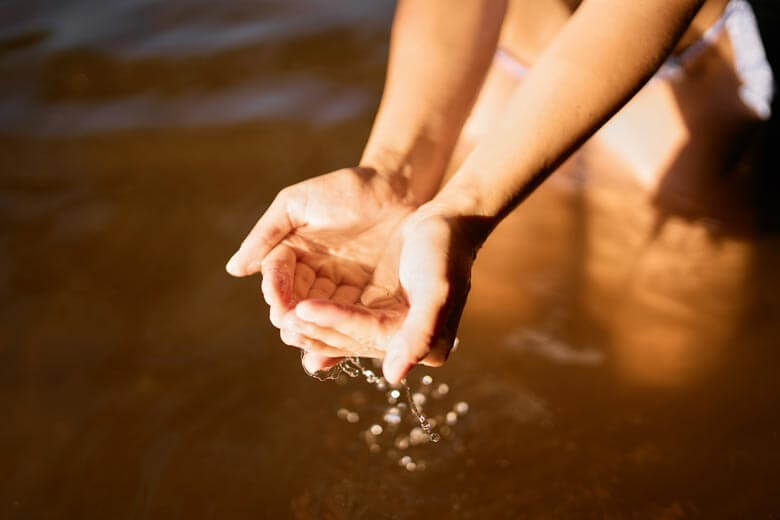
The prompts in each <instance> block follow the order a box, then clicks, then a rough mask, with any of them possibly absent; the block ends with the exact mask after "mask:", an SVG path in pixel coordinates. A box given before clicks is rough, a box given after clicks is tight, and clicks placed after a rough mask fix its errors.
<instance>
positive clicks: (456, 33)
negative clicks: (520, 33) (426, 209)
mask: <svg viewBox="0 0 780 520" xmlns="http://www.w3.org/2000/svg"><path fill="white" fill-rule="evenodd" d="M505 4H506V2H505V1H497V0H479V1H477V0H457V1H454V0H402V1H401V2H399V6H398V9H397V12H396V17H395V21H394V24H393V33H392V39H391V48H390V62H389V66H388V71H387V81H386V83H385V91H384V95H383V98H382V103H381V105H380V108H379V113H378V115H377V118H376V121H375V122H374V127H373V130H372V132H371V137H370V139H369V141H368V144H367V145H366V149H365V151H364V153H363V158H362V160H361V165H364V166H370V167H374V168H376V169H377V170H378V171H380V172H382V173H385V172H387V174H389V175H395V174H400V175H401V176H402V177H401V178H400V180H401V183H403V184H407V183H408V187H410V188H411V189H412V197H413V200H414V201H415V202H417V203H421V202H424V201H426V200H428V199H430V198H431V197H432V196H433V195H434V193H435V192H436V190H437V189H438V187H439V183H440V182H441V178H442V176H443V174H444V170H445V168H446V166H447V163H448V162H449V159H450V155H451V153H452V149H453V147H454V145H455V141H456V140H457V137H458V134H459V133H460V129H461V127H462V126H463V123H464V121H465V120H466V117H467V116H468V113H469V111H470V109H471V106H472V104H473V103H474V100H475V98H476V96H477V93H478V91H479V88H480V86H481V84H482V81H483V79H484V76H485V74H486V72H487V69H488V67H489V65H490V62H491V60H492V58H493V54H494V53H495V49H496V43H497V41H498V34H499V31H500V28H501V22H502V20H503V15H504V10H505V7H506V5H505Z"/></svg>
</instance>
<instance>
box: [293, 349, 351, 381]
mask: <svg viewBox="0 0 780 520" xmlns="http://www.w3.org/2000/svg"><path fill="white" fill-rule="evenodd" d="M342 359H344V358H340V357H328V356H322V355H320V354H314V353H313V352H307V353H306V354H304V355H303V357H302V358H301V365H303V369H304V370H305V371H306V373H307V374H309V375H310V376H311V375H314V374H316V373H317V372H322V371H323V370H330V369H331V368H333V367H334V366H336V365H338V364H339V363H341V360H342Z"/></svg>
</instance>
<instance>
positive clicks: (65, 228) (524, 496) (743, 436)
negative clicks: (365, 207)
mask: <svg viewBox="0 0 780 520" xmlns="http://www.w3.org/2000/svg"><path fill="white" fill-rule="evenodd" d="M358 4H360V5H358ZM328 5H329V7H328V9H324V8H322V7H321V4H317V8H312V4H311V3H309V2H298V1H291V2H278V3H261V2H216V3H215V2H190V1H187V2H161V1H160V2H157V1H140V0H137V1H132V0H125V1H122V2H98V1H93V2H86V1H75V0H72V1H57V2H53V1H52V2H49V1H40V2H27V1H12V2H4V3H3V4H2V7H0V42H2V43H0V49H1V51H0V222H1V223H2V233H0V296H2V297H1V298H0V410H2V414H1V415H2V421H0V475H2V479H0V518H4V519H5V518H8V519H17V518H18V519H30V518H33V519H34V518H79V519H91V518H95V519H104V518H127V517H131V518H161V519H162V518H166V519H167V518H192V519H197V518H210V517H221V518H231V519H242V518H247V519H248V518H294V519H321V518H357V519H360V518H399V519H417V518H427V519H430V518H550V519H569V518H582V517H588V516H592V517H611V518H640V519H641V518H648V519H651V518H771V517H772V515H775V516H777V512H778V511H779V510H780V503H778V497H777V468H778V467H780V447H778V442H777V432H778V431H780V416H778V414H777V409H778V396H780V378H778V377H777V367H778V364H779V362H780V359H779V358H780V352H778V344H777V328H778V326H777V324H778V323H779V322H780V308H779V306H778V299H777V295H778V294H780V279H778V276H777V265H778V263H780V242H779V241H778V238H777V235H776V234H774V233H772V232H769V231H766V230H750V229H747V230H746V229H744V228H741V227H740V226H738V225H736V224H735V222H736V223H738V222H739V220H740V219H730V218H728V217H729V216H730V215H735V214H739V215H744V214H745V211H744V210H745V208H744V206H741V205H740V204H741V202H740V201H741V200H742V199H743V195H744V193H746V192H750V191H751V190H754V189H757V187H759V185H757V184H755V183H754V182H753V179H751V177H750V176H747V175H744V174H741V175H736V176H723V177H717V178H714V179H713V178H710V177H707V176H703V177H701V178H696V179H688V180H689V181H692V183H693V184H694V185H696V182H693V181H697V182H698V183H700V184H703V185H705V186H711V187H712V188H713V190H714V191H715V194H719V193H725V194H728V195H729V196H728V197H715V196H714V195H713V198H712V200H716V201H720V202H723V203H719V204H715V205H713V207H716V208H717V209H718V211H719V213H720V214H719V215H708V216H707V217H708V218H715V217H717V218H718V220H717V221H712V222H711V223H712V226H711V228H712V230H713V232H708V231H705V230H703V228H701V229H700V228H693V229H692V228H689V227H687V226H688V224H689V223H690V222H692V221H695V219H696V218H699V217H698V216H697V215H698V214H697V213H696V212H695V211H689V212H684V211H682V210H680V209H679V208H681V207H688V206H686V204H687V203H689V202H691V200H690V195H689V194H690V191H689V190H688V189H687V188H688V187H689V186H690V183H689V184H685V183H679V182H670V183H668V184H666V185H665V195H664V196H662V197H660V198H659V197H656V196H655V194H654V193H648V192H647V190H646V189H645V187H643V186H642V185H641V184H639V183H637V182H634V180H632V179H634V177H632V175H631V172H627V171H623V170H621V169H620V168H624V167H625V166H620V167H615V166H614V164H615V163H614V161H611V160H610V159H611V157H610V152H609V151H603V150H599V149H597V148H595V147H594V148H591V149H590V152H593V153H588V154H583V155H580V156H578V157H577V158H575V160H574V161H572V162H571V163H570V164H568V165H567V167H568V168H569V170H567V172H563V173H565V175H561V176H558V177H556V178H553V179H551V182H550V183H548V184H546V185H545V186H543V187H542V188H541V189H540V190H539V191H538V192H537V193H535V194H534V196H533V197H531V198H530V199H529V200H528V201H527V203H525V204H524V205H523V207H522V208H521V209H520V210H518V212H517V213H516V214H514V215H512V217H510V219H509V220H507V221H506V222H505V223H504V224H502V226H501V227H500V228H499V229H498V230H497V231H496V233H495V234H494V235H493V236H492V237H491V239H490V241H489V242H488V243H487V244H486V245H485V247H484V248H483V249H482V251H481V252H480V256H479V258H478V260H477V263H476V266H475V272H474V276H473V280H472V281H473V284H472V293H471V296H470V302H469V305H468V307H467V309H466V313H465V315H464V319H463V323H462V326H461V328H460V329H459V331H458V334H459V336H460V338H461V340H462V346H461V347H460V348H458V349H457V351H456V352H454V353H453V354H452V356H451V359H450V360H449V361H448V363H447V365H446V366H445V367H443V368H441V369H435V370H428V369H416V371H417V372H416V373H415V375H414V376H413V379H412V381H413V382H414V383H415V385H414V386H413V389H414V390H415V391H416V392H421V393H422V392H423V390H424V389H425V388H428V389H429V391H430V393H429V394H424V395H425V396H426V399H427V401H426V403H425V408H424V410H425V412H426V418H427V419H428V420H429V421H431V420H433V421H435V426H433V428H434V430H435V431H436V433H439V434H440V435H441V436H442V439H441V441H440V442H439V443H437V444H433V443H430V442H427V443H422V444H420V445H417V446H414V445H412V439H411V435H412V434H411V432H412V431H413V430H414V428H420V432H421V434H422V435H423V436H425V432H424V431H422V428H421V427H420V425H419V422H416V421H411V420H410V419H409V418H410V417H412V415H411V414H410V413H409V403H408V401H407V396H405V395H404V394H403V392H400V391H399V393H398V396H397V397H396V403H395V406H396V407H397V408H398V415H399V416H402V417H404V418H405V419H403V422H399V424H400V425H401V426H402V427H403V429H404V431H403V434H404V435H403V436H405V437H408V438H409V440H408V442H409V445H408V447H407V448H406V450H401V449H399V448H397V447H396V446H395V442H396V436H395V435H391V431H390V430H391V429H390V427H389V426H388V423H387V422H385V421H384V420H383V412H384V411H385V410H387V408H389V407H390V403H388V402H387V399H388V398H389V397H391V396H388V395H387V392H390V391H392V389H390V388H387V389H385V390H378V389H377V388H376V387H375V386H369V385H368V384H367V383H365V382H363V381H364V380H363V381H360V384H358V381H357V380H352V379H350V382H349V383H348V384H345V385H339V384H337V383H335V384H331V383H328V384H324V383H321V382H319V381H316V380H312V379H311V378H310V377H308V376H306V375H305V374H303V373H302V371H301V369H300V363H299V361H298V352H296V351H293V350H291V349H289V348H286V347H284V346H283V345H282V344H281V342H280V341H279V339H278V332H277V331H276V330H275V329H274V328H273V327H271V326H270V324H269V323H268V322H267V310H266V308H265V306H264V304H263V303H262V300H261V298H260V296H259V294H258V282H257V280H256V279H255V280H233V279H231V278H229V277H227V276H226V275H225V273H224V271H223V265H224V262H225V261H226V259H227V258H228V257H229V256H230V254H232V252H233V251H234V249H235V247H236V245H237V244H238V243H239V242H240V240H241V239H242V238H243V236H244V234H245V233H246V231H247V230H248V229H249V228H250V227H251V225H252V224H253V223H254V221H255V220H256V219H257V217H258V215H259V214H260V212H262V210H263V208H265V207H266V205H267V204H268V203H269V202H270V200H271V199H272V197H273V195H274V194H275V193H276V192H277V191H278V190H279V189H280V188H282V187H283V186H286V185H288V184H290V183H293V182H297V181H299V180H301V179H303V178H306V177H308V176H310V175H313V174H316V173H319V172H324V171H328V170H332V169H335V168H339V167H342V166H345V165H349V164H353V163H354V161H356V160H357V157H359V154H360V151H361V147H362V146H363V144H364V142H365V138H366V135H367V133H368V129H369V127H370V124H371V117H372V115H373V114H372V113H373V111H374V109H375V107H376V103H377V102H378V99H379V95H380V92H381V88H382V81H383V74H384V60H385V53H386V50H387V47H386V41H387V36H388V27H389V19H390V15H391V13H390V9H391V8H392V6H391V5H385V4H382V5H381V6H379V7H375V6H376V5H377V4H376V3H373V2H372V3H368V2H338V3H337V5H336V3H329V4H328ZM331 6H333V7H331ZM353 10H354V13H355V14H354V15H353V14H351V13H352V12H353ZM345 11H349V12H348V13H346V14H345ZM334 13H335V14H334ZM320 20H322V21H320ZM340 20H343V21H340ZM258 27H261V28H262V27H266V28H267V30H265V29H264V30H259V29H258ZM234 29H235V31H234ZM705 92H706V90H703V89H698V90H694V94H695V95H696V96H697V97H698V98H700V99H703V98H704V96H703V93H705ZM720 113H721V112H720V111H719V110H714V111H712V114H715V115H717V114H720ZM712 124H715V123H712ZM695 135H699V134H695ZM599 151H600V152H602V153H595V152H599ZM617 164H621V165H622V164H623V163H621V162H618V163H617ZM684 164H685V163H683V165H684ZM584 165H585V166H589V171H590V173H589V174H588V175H582V174H581V171H580V170H577V168H576V167H581V166H584ZM678 180H679V179H678ZM709 194H710V195H712V192H709ZM672 195H676V197H673V196H672ZM769 198H770V199H771V202H772V204H775V203H776V198H775V197H769ZM692 207H693V208H694V209H695V205H692ZM659 208H660V209H663V210H664V211H666V212H671V215H670V216H668V218H666V219H665V220H664V219H657V218H656V217H657V216H658V214H659V211H660V209H659ZM675 208H677V209H678V211H672V210H674V209H675ZM688 209H690V207H688ZM765 209H766V208H765ZM769 209H770V210H771V208H769ZM747 213H748V214H749V213H750V212H747ZM681 214H682V215H681ZM686 215H687V216H686ZM654 230H655V231H654ZM420 372H424V373H425V374H428V375H430V376H431V377H432V380H433V381H432V383H431V384H430V385H424V384H417V379H416V378H417V377H419V375H424V374H422V373H420ZM442 384H446V385H448V386H446V387H442V386H441V385H442ZM434 391H436V392H437V393H438V394H439V395H440V396H442V397H441V399H437V398H435V397H434ZM459 401H465V402H467V403H468V405H469V410H468V412H467V413H466V414H465V415H459V414H458V412H457V410H453V407H454V406H455V405H456V404H457V403H458V402H459ZM438 403H443V404H442V406H441V408H439V404H438ZM444 403H446V404H444ZM400 405H405V406H406V407H407V408H406V410H404V407H402V406H400ZM340 408H343V409H344V410H346V414H347V415H345V416H344V417H345V419H343V420H342V419H339V418H338V417H337V415H336V414H337V412H338V410H339V409H340ZM429 410H430V412H431V413H428V411H429ZM350 412H352V413H355V414H357V417H355V416H352V417H353V419H356V422H349V421H348V420H346V417H347V416H348V415H349V413H350ZM450 412H452V413H454V414H455V415H450V418H453V419H454V420H455V424H454V425H450V424H448V417H447V416H448V415H449V414H450ZM374 425H379V426H381V427H382V429H383V430H382V433H380V434H379V435H375V437H376V438H377V439H378V440H379V441H380V442H381V443H382V444H379V442H377V443H375V444H376V445H377V446H379V448H373V449H372V448H371V447H370V446H369V444H368V443H367V442H366V440H365V437H364V438H360V432H361V431H370V430H371V428H372V427H373V426H374ZM401 426H399V428H400V427H401ZM407 433H408V435H407ZM414 435H415V438H423V437H420V433H415V434H414ZM388 444H392V448H390V447H387V448H385V446H386V445H388ZM377 450H378V451H377ZM390 451H395V453H392V454H391V453H390ZM391 455H392V456H391ZM404 456H409V457H410V459H409V460H405V462H406V465H404V467H403V468H401V466H399V463H400V461H401V459H402V458H403V457H404ZM411 463H413V464H414V466H411V467H413V468H414V470H413V471H410V470H409V467H410V466H409V464H411ZM421 466H422V468H424V469H421Z"/></svg>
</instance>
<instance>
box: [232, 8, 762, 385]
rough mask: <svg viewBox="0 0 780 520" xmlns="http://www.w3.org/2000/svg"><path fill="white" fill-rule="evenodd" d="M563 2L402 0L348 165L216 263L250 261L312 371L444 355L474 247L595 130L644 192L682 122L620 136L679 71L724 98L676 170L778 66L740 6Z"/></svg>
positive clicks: (669, 167) (701, 153) (716, 159)
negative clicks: (378, 98) (376, 93)
mask: <svg viewBox="0 0 780 520" xmlns="http://www.w3.org/2000/svg"><path fill="white" fill-rule="evenodd" d="M578 4H579V3H578V2H571V1H565V0H546V1H544V2H536V1H534V2H521V1H519V0H516V1H514V2H499V1H495V0H485V1H480V2H477V1H468V2H459V3H453V2H451V1H449V0H443V1H438V0H437V1H430V0H426V1H413V0H412V1H402V2H400V3H399V6H398V10H397V13H396V18H395V22H394V26H393V33H392V42H391V50H390V60H389V66H388V73H387V82H386V86H385V91H384V95H383V98H382V102H381V105H380V108H379V112H378V114H377V117H376V120H375V123H374V127H373V129H372V132H371V136H370V138H369V140H368V143H367V145H366V148H365V150H364V153H363V156H362V158H361V161H360V165H359V166H358V167H355V168H349V169H344V170H339V171H336V172H332V173H329V174H326V175H322V176H320V177H316V178H313V179H310V180H307V181H304V182H302V183H300V184H297V185H294V186H291V187H288V188H286V189H284V190H282V192H280V193H279V195H278V196H277V197H276V199H275V200H274V202H273V204H272V205H271V206H270V207H269V209H268V210H267V212H266V213H265V214H264V215H263V216H262V217H261V218H260V220H259V221H258V223H257V225H256V226H255V227H254V228H253V230H252V231H251V232H250V233H249V235H248V237H247V238H246V240H245V241H244V242H243V243H242V245H241V247H240V249H239V250H238V252H237V253H236V254H235V255H234V256H233V257H232V258H231V260H230V261H229V262H228V265H227V270H228V272H230V273H231V274H233V275H235V276H246V275H250V274H253V273H256V272H261V273H262V275H263V283H262V291H263V295H264V297H265V300H266V302H267V303H268V304H269V305H270V308H271V311H270V314H271V322H272V323H273V324H274V325H275V326H277V327H279V328H280V329H281V336H282V340H283V341H284V342H285V343H287V344H289V345H293V346H296V347H300V348H302V349H303V350H304V351H306V356H305V358H304V366H305V367H306V368H307V369H308V370H309V371H314V370H319V369H323V368H327V367H329V366H332V365H333V364H335V363H336V362H338V358H339V357H340V356H344V355H360V356H371V357H377V358H384V363H383V371H384V374H385V377H386V378H387V380H388V381H390V382H391V383H395V382H398V381H399V380H401V379H402V378H403V377H404V376H405V374H406V373H407V372H408V371H409V369H410V368H411V367H412V366H413V365H414V364H416V363H417V362H422V363H425V364H430V365H439V364H441V363H443V362H444V361H445V360H446V358H447V355H448V353H449V351H450V349H451V348H452V345H453V342H454V339H455V334H456V330H457V326H458V322H459V320H460V315H461V312H462V310H463V306H464V305H465V302H466V296H467V293H468V291H469V285H470V282H469V280H470V273H471V267H472V263H473V262H474V259H475V257H476V252H477V251H478V250H479V248H480V247H481V245H482V244H483V243H484V241H485V240H486V238H487V237H488V235H490V233H491V232H492V231H493V230H494V228H495V227H496V225H497V224H498V223H499V222H500V221H501V220H502V219H504V218H505V217H506V216H507V215H508V214H509V213H510V212H511V211H512V210H513V209H514V208H515V207H516V206H517V205H518V204H519V203H521V202H522V201H523V200H525V199H526V198H527V197H528V196H529V195H530V194H531V193H532V192H533V191H534V190H535V189H536V188H537V187H538V186H539V185H540V184H541V183H542V182H544V181H545V180H546V179H547V178H548V177H549V176H550V175H551V174H552V173H553V172H554V171H555V170H556V168H557V167H558V166H559V165H561V164H562V163H563V161H564V160H565V159H566V158H567V157H569V156H570V155H571V154H572V153H573V152H574V151H575V150H577V149H578V148H580V147H581V146H582V145H583V143H585V142H586V141H587V140H588V138H589V137H591V136H592V135H593V134H594V133H595V132H596V131H598V130H599V129H600V128H602V127H603V128H602V130H601V131H600V132H599V134H598V135H597V136H596V141H593V140H592V141H591V142H589V143H588V146H591V145H595V146H601V147H603V148H604V149H606V150H609V151H611V153H612V159H611V160H613V161H621V160H622V161H624V162H627V163H628V164H629V166H630V168H629V170H630V171H632V172H634V173H635V175H637V177H638V178H639V179H641V180H642V181H643V182H644V183H645V184H646V185H647V186H649V187H650V188H651V191H652V192H654V193H658V192H662V191H663V185H664V182H666V177H667V175H668V173H669V172H670V171H673V169H674V166H675V165H674V163H675V161H676V160H678V159H679V157H680V156H684V155H685V154H682V153H681V150H683V149H685V148H686V143H685V141H684V139H683V137H684V135H683V134H684V133H685V132H684V131H683V130H685V129H686V128H688V126H687V125H686V123H685V121H683V122H682V123H681V122H680V118H678V120H677V121H675V120H674V118H666V119H663V118H662V119H661V121H660V122H659V123H658V125H657V127H656V128H653V129H651V131H650V132H647V133H646V132H643V133H642V135H639V136H636V135H632V129H635V128H637V127H641V122H642V119H643V118H645V119H646V118H647V117H648V115H653V114H655V113H658V112H659V111H660V112H665V113H670V112H671V111H672V110H671V109H670V107H671V106H672V105H674V104H678V105H679V106H680V107H683V106H685V104H686V103H687V98H686V95H687V96H688V97H690V98H691V99H692V100H694V101H695V100H696V98H697V96H696V95H694V96H690V95H688V94H686V92H689V91H690V90H691V88H690V87H691V86H692V85H698V86H702V85H703V86H704V87H706V88H705V89H704V90H701V89H700V90H699V91H698V97H699V98H701V97H707V96H709V97H710V98H717V99H720V97H723V98H724V99H729V100H730V101H731V103H730V104H729V105H728V106H724V107H723V114H722V116H723V117H721V118H720V119H719V122H718V128H716V129H713V130H714V131H713V132H712V133H714V134H718V136H719V137H717V138H713V139H709V140H707V141H706V142H705V144H704V145H703V146H699V149H698V150H697V149H695V148H696V147H695V146H694V150H687V151H686V153H687V157H688V158H687V159H686V160H687V161H688V162H687V163H685V164H686V166H685V167H684V168H683V167H682V165H678V169H679V170H683V171H686V172H687V171H712V170H713V169H717V168H719V167H720V165H721V164H722V163H723V161H721V156H720V155H718V154H719V153H720V152H722V149H721V147H716V146H715V144H714V143H730V142H733V141H734V139H733V137H734V136H738V135H744V133H745V132H746V130H747V129H748V128H749V127H750V126H751V124H752V123H753V122H755V121H759V120H760V119H762V118H766V117H768V116H769V114H768V111H769V104H770V103H769V102H770V100H771V92H772V90H771V87H772V81H773V80H772V76H771V70H770V69H769V68H768V65H766V60H765V58H763V51H762V50H761V48H760V40H759V42H758V44H756V41H755V39H756V38H757V34H753V38H752V39H751V38H750V35H751V29H750V27H751V26H750V22H751V20H752V18H751V14H750V12H749V8H747V9H748V10H747V11H745V8H746V6H747V4H745V3H743V2H731V3H729V2H726V1H725V0H709V1H707V2H701V1H699V0H679V1H675V2H668V1H661V0H657V1H653V2H610V1H607V0H586V1H585V2H582V4H581V5H578ZM735 6H737V7H735ZM734 13H737V14H734ZM735 20H736V21H735ZM746 20H747V22H746ZM732 26H734V27H738V26H742V27H743V28H742V29H741V30H740V31H736V30H735V29H732ZM744 27H748V29H744ZM752 31H753V33H755V28H754V26H753V29H752ZM737 32H740V33H741V36H740V37H741V38H743V39H744V38H747V40H748V43H745V41H740V42H735V40H734V36H733V35H732V33H734V34H736V33H737ZM746 34H747V35H748V36H745V35H746ZM757 45H758V46H757ZM746 48H747V51H745V49H746ZM670 55H671V58H670V59H667V58H668V57H669V56H670ZM697 67H698V68H702V67H703V68H704V71H703V72H702V71H701V70H699V71H698V72H697V73H696V74H693V75H692V77H691V78H690V79H689V78H688V77H687V75H688V74H689V72H691V71H694V72H695V71H696V70H697ZM748 72H749V74H748ZM724 77H726V78H729V77H730V78H732V80H733V81H731V83H729V82H728V81H723V78H724ZM645 84H647V86H646V87H645V88H644V89H642V91H641V92H640V95H639V96H637V97H636V98H635V99H634V100H633V101H632V102H631V104H630V105H629V106H628V107H626V110H624V111H623V112H621V114H620V115H619V116H618V117H616V118H613V119H612V120H611V121H610V123H609V124H608V125H606V126H604V124H605V123H606V122H607V121H608V120H610V118H611V116H613V115H614V114H615V113H616V112H618V111H619V110H620V109H621V108H622V107H624V105H626V104H627V103H628V102H629V100H631V98H632V97H633V96H634V95H635V94H636V93H637V92H638V91H640V89H641V88H642V86H643V85H645ZM658 85H665V87H664V88H665V91H666V95H664V92H659V89H660V88H661V87H659V86H658ZM736 87H739V88H736ZM742 87H744V89H742V90H739V89H740V88H742ZM724 89H725V90H728V92H726V93H725V94H724V93H723V92H721V91H724ZM733 92H738V93H739V95H737V96H736V98H737V99H734V97H735V96H733V95H731V94H732V93H733ZM675 96H677V98H675ZM624 112H625V113H624ZM718 112H720V110H718ZM697 113H698V112H696V111H695V110H694V111H693V114H694V116H692V120H695V119H696V117H695V114H697ZM682 119H683V120H684V119H685V118H684V117H683V118H682ZM638 125H640V126H638ZM670 136H671V138H670ZM681 136H682V137H681ZM687 148H690V147H687ZM715 152H718V153H715ZM632 163H633V164H632ZM692 165H693V166H692ZM448 168H449V169H450V171H451V176H450V178H449V180H448V181H447V182H446V183H445V184H444V186H443V187H442V188H441V189H439V187H440V185H441V183H442V179H443V178H444V176H445V173H446V172H447V170H448ZM673 177H674V176H673ZM659 211H660V210H659ZM669 211H677V208H673V209H670V210H669ZM661 213H662V212H661ZM661 213H659V214H661ZM662 223H663V222H662V221H661V222H660V224H662ZM657 224H658V223H657ZM656 227H657V225H656Z"/></svg>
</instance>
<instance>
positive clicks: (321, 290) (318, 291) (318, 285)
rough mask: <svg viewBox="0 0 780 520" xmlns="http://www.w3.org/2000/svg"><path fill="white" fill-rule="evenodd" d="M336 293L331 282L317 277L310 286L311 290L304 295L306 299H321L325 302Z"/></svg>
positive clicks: (334, 285) (334, 286)
mask: <svg viewBox="0 0 780 520" xmlns="http://www.w3.org/2000/svg"><path fill="white" fill-rule="evenodd" d="M334 292H336V284H335V283H333V281H331V280H329V279H327V278H323V277H318V278H317V279H316V280H314V283H313V284H312V286H311V289H309V293H308V294H307V295H306V298H315V299H318V298H321V299H324V300H327V299H328V298H330V297H331V296H332V295H333V293H334Z"/></svg>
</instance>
